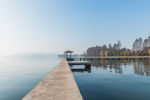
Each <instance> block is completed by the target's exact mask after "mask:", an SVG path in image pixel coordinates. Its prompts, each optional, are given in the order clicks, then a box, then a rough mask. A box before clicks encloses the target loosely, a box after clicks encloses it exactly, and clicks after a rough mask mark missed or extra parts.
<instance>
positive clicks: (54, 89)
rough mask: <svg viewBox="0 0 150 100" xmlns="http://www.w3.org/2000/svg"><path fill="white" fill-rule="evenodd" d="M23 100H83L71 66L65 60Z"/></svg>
mask: <svg viewBox="0 0 150 100" xmlns="http://www.w3.org/2000/svg"><path fill="white" fill-rule="evenodd" d="M22 100H83V98H82V96H81V94H80V91H79V89H78V86H77V84H76V82H75V80H74V77H73V74H72V72H71V69H70V66H69V65H68V62H67V60H66V59H63V60H62V61H61V62H60V63H59V64H58V65H57V66H56V67H55V68H54V69H53V70H52V71H51V72H50V73H49V74H48V75H47V76H46V77H45V78H44V79H43V80H42V81H41V82H40V83H39V84H38V85H37V86H36V87H35V88H34V89H32V90H31V91H30V92H29V93H28V94H27V95H26V96H25V97H24V98H23V99H22Z"/></svg>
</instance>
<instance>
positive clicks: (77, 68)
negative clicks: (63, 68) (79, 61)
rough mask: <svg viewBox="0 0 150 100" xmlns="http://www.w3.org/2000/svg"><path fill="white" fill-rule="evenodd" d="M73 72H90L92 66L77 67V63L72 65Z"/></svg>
mask: <svg viewBox="0 0 150 100" xmlns="http://www.w3.org/2000/svg"><path fill="white" fill-rule="evenodd" d="M70 67H71V71H72V72H82V73H83V72H88V73H91V66H81V67H76V65H70Z"/></svg>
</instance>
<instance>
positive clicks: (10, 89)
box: [0, 54, 60, 100]
mask: <svg viewBox="0 0 150 100" xmlns="http://www.w3.org/2000/svg"><path fill="white" fill-rule="evenodd" d="M59 61H60V59H58V57H57V56H56V55H49V54H28V55H26V54H23V55H18V56H11V57H3V58H1V59H0V100H21V99H22V98H23V97H24V96H25V95H26V94H27V93H28V92H29V91H31V89H32V88H34V87H35V86H36V84H37V83H38V82H39V81H40V80H41V79H42V78H43V77H44V76H45V75H47V74H48V73H49V72H50V71H51V70H52V69H53V68H54V67H55V66H56V65H57V63H58V62H59Z"/></svg>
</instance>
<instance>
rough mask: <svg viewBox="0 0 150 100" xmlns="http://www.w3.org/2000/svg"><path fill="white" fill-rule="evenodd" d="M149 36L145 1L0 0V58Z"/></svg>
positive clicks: (78, 50)
mask: <svg viewBox="0 0 150 100" xmlns="http://www.w3.org/2000/svg"><path fill="white" fill-rule="evenodd" d="M149 35H150V0H1V1H0V55H11V54H17V53H24V52H55V53H63V51H64V50H67V49H71V50H74V51H75V52H76V53H83V52H84V51H86V49H87V48H88V47H90V46H95V45H103V44H109V43H115V42H117V40H120V41H121V42H122V45H123V46H125V47H127V48H131V45H132V42H133V41H134V40H135V39H136V38H138V37H142V38H146V37H148V36H149Z"/></svg>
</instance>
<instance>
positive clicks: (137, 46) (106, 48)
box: [84, 36, 150, 56]
mask: <svg viewBox="0 0 150 100" xmlns="http://www.w3.org/2000/svg"><path fill="white" fill-rule="evenodd" d="M121 47H122V44H121V42H120V41H118V42H117V43H114V44H113V45H112V44H109V45H102V46H95V47H90V48H88V49H87V51H86V53H85V54H84V55H86V56H150V36H149V37H148V38H146V39H145V40H144V41H143V39H142V38H141V37H140V38H138V39H136V40H135V41H134V42H133V44H132V49H128V48H125V47H123V48H121Z"/></svg>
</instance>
